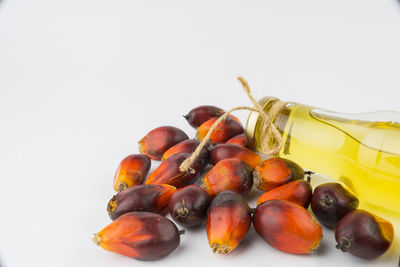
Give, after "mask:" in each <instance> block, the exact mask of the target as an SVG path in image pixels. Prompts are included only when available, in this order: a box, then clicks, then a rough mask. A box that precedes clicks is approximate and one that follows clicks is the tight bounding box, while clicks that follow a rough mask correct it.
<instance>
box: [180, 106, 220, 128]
mask: <svg viewBox="0 0 400 267" xmlns="http://www.w3.org/2000/svg"><path fill="white" fill-rule="evenodd" d="M224 113H225V111H224V110H222V109H220V108H218V107H216V106H199V107H197V108H194V109H192V110H191V111H189V113H188V114H187V115H184V116H183V117H184V118H185V119H186V120H187V122H188V123H189V124H190V125H191V126H192V127H194V128H197V127H199V126H200V125H201V124H202V123H204V122H206V121H208V120H209V119H211V118H218V117H220V116H221V115H222V114H224Z"/></svg>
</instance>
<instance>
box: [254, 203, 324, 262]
mask: <svg viewBox="0 0 400 267" xmlns="http://www.w3.org/2000/svg"><path fill="white" fill-rule="evenodd" d="M253 225H254V229H255V230H256V232H257V233H258V234H259V235H260V236H261V237H262V238H263V239H264V241H265V242H267V243H268V244H269V245H271V246H273V247H274V248H276V249H279V250H281V251H284V252H287V253H292V254H310V253H311V252H313V251H314V250H315V249H317V248H318V246H319V242H320V240H321V238H322V228H321V226H320V225H319V223H318V222H317V221H316V220H315V219H314V218H313V217H312V216H311V215H310V214H309V213H308V212H307V210H306V209H305V208H303V207H302V206H299V205H297V204H295V203H292V202H290V201H287V200H270V201H267V202H264V203H262V204H260V205H258V206H257V208H256V210H255V212H254V215H253Z"/></svg>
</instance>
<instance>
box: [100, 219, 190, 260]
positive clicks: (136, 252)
mask: <svg viewBox="0 0 400 267" xmlns="http://www.w3.org/2000/svg"><path fill="white" fill-rule="evenodd" d="M183 233H184V231H179V230H178V229H177V228H176V226H175V224H174V223H173V222H172V221H170V220H168V219H167V218H164V217H163V216H161V215H159V214H156V213H150V212H130V213H126V214H124V215H122V216H121V217H119V218H118V219H116V220H115V221H113V222H112V223H110V224H109V225H107V226H106V227H105V228H104V229H103V230H101V231H100V232H98V233H97V234H95V235H94V238H93V241H94V242H95V243H96V244H97V245H98V246H100V247H102V248H103V249H105V250H108V251H111V252H114V253H118V254H121V255H125V256H128V257H131V258H134V259H138V260H157V259H159V258H162V257H164V256H166V255H168V254H170V253H171V252H172V251H174V250H175V249H176V248H177V247H178V246H179V243H180V234H183Z"/></svg>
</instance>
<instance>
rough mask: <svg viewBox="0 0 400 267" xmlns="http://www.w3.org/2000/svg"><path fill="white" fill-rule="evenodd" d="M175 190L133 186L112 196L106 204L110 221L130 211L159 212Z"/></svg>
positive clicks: (158, 186)
mask: <svg viewBox="0 0 400 267" xmlns="http://www.w3.org/2000/svg"><path fill="white" fill-rule="evenodd" d="M175 190H176V188H175V187H173V186H170V185H166V184H160V185H156V184H154V185H135V186H132V187H129V188H127V189H125V190H122V191H121V192H119V193H117V194H116V195H114V196H113V197H112V198H111V200H110V201H109V202H108V204H107V212H108V215H109V216H110V218H111V219H112V220H115V219H117V218H118V217H119V216H121V215H122V214H125V213H128V212H132V211H149V212H161V211H162V210H163V209H165V208H166V207H167V206H168V202H169V199H170V198H171V196H172V194H173V193H174V192H175Z"/></svg>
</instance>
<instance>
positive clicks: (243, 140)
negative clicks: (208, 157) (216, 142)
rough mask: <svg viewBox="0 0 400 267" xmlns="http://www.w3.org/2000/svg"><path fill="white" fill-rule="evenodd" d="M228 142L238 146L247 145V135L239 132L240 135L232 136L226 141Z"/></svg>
mask: <svg viewBox="0 0 400 267" xmlns="http://www.w3.org/2000/svg"><path fill="white" fill-rule="evenodd" d="M226 144H235V145H238V146H244V147H247V137H246V135H245V134H244V133H243V134H238V135H236V136H234V137H232V138H231V139H229V140H228V141H226Z"/></svg>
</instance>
